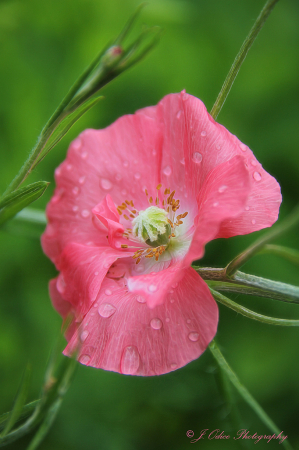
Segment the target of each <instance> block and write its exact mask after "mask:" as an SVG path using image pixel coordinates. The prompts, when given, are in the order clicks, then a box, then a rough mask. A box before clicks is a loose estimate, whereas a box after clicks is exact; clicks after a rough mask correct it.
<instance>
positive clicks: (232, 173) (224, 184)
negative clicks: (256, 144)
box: [184, 156, 250, 265]
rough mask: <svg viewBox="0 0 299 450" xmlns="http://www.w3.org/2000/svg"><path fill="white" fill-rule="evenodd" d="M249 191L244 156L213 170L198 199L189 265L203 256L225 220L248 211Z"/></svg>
mask: <svg viewBox="0 0 299 450" xmlns="http://www.w3.org/2000/svg"><path fill="white" fill-rule="evenodd" d="M249 192H250V180H249V174H248V171H247V169H246V167H245V163H244V159H243V158H242V157H241V156H235V157H234V158H232V159H230V160H229V161H227V162H225V163H222V164H220V165H218V166H216V167H215V168H214V169H213V170H212V171H211V172H210V174H209V176H208V177H207V178H206V180H205V183H204V185H203V187H202V189H201V191H200V193H199V195H198V198H197V200H198V215H197V217H196V218H195V226H196V229H195V232H194V235H193V239H192V243H191V246H190V248H189V251H188V254H187V255H186V257H185V261H184V263H185V264H187V265H188V264H190V263H191V262H192V261H194V260H196V259H199V258H201V257H202V256H203V253H204V245H205V244H206V243H207V242H209V241H211V240H212V239H214V238H215V237H216V236H217V234H218V232H219V228H220V226H221V223H222V222H223V221H224V220H227V221H232V220H235V217H238V215H239V214H241V213H242V212H243V211H244V207H245V204H246V201H247V197H248V193H249Z"/></svg>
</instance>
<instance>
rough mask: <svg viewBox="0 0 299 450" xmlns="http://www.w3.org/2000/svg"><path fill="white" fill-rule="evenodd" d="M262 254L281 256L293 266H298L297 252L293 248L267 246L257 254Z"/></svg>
mask: <svg viewBox="0 0 299 450" xmlns="http://www.w3.org/2000/svg"><path fill="white" fill-rule="evenodd" d="M264 253H270V254H271V255H277V256H281V257H282V258H285V259H287V260H289V261H291V262H292V263H294V264H299V252H298V250H294V249H293V248H287V247H283V246H282V245H272V244H267V245H265V246H264V247H263V248H262V249H261V250H260V251H259V254H264Z"/></svg>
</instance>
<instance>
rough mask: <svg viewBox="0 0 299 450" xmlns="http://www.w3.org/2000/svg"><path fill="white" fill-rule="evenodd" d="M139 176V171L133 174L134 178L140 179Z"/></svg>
mask: <svg viewBox="0 0 299 450" xmlns="http://www.w3.org/2000/svg"><path fill="white" fill-rule="evenodd" d="M140 177H141V175H140V173H139V172H136V173H135V175H134V178H135V180H140Z"/></svg>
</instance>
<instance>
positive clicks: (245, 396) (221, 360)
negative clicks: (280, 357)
mask: <svg viewBox="0 0 299 450" xmlns="http://www.w3.org/2000/svg"><path fill="white" fill-rule="evenodd" d="M209 349H210V351H211V353H212V355H213V356H214V358H215V359H216V361H217V363H218V364H219V367H220V369H221V370H223V371H224V372H225V373H226V375H227V376H228V378H229V380H230V381H231V383H232V384H233V385H234V386H235V388H236V389H237V391H238V392H239V394H240V395H241V396H242V397H243V399H244V400H245V402H246V403H247V404H248V405H249V406H250V407H251V408H252V409H253V411H254V412H255V413H256V415H257V416H258V417H259V418H260V420H261V421H262V422H263V423H264V424H265V425H266V426H267V427H268V428H269V429H270V430H271V432H273V433H275V435H277V436H278V435H279V434H280V433H281V436H282V433H283V432H282V431H281V430H280V429H279V428H278V427H277V426H276V425H275V423H274V422H273V420H272V419H270V417H269V416H268V414H267V413H266V412H265V411H264V410H263V408H262V407H261V406H260V405H259V404H258V402H257V401H256V400H255V399H254V398H253V397H252V395H251V394H250V392H249V391H248V390H247V389H246V387H245V386H243V384H241V382H240V380H239V378H238V377H237V375H236V374H235V372H234V371H233V370H232V369H231V368H230V366H229V365H228V363H227V361H226V360H225V358H224V356H223V355H222V353H221V351H220V350H219V348H218V346H217V344H216V342H215V340H213V341H212V342H211V343H210V345H209ZM282 439H283V437H281V442H280V443H282V444H283V446H284V447H285V448H286V449H287V450H292V447H291V445H290V444H289V443H288V442H287V440H286V438H285V439H284V440H282Z"/></svg>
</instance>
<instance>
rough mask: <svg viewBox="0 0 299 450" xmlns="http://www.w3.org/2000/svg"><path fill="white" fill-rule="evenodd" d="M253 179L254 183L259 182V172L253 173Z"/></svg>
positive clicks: (260, 176) (260, 177)
mask: <svg viewBox="0 0 299 450" xmlns="http://www.w3.org/2000/svg"><path fill="white" fill-rule="evenodd" d="M253 178H254V179H255V181H261V179H262V175H261V174H260V173H259V172H253Z"/></svg>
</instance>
